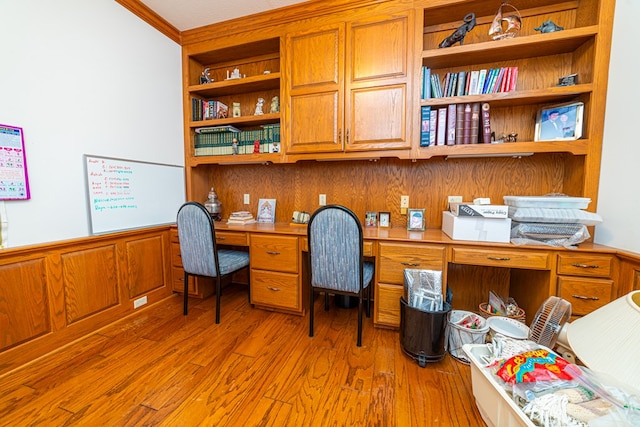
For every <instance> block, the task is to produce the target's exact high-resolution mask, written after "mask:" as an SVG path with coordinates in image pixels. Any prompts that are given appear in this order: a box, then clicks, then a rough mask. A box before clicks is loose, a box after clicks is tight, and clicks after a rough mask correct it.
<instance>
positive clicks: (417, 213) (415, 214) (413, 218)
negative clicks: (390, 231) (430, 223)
mask: <svg viewBox="0 0 640 427" xmlns="http://www.w3.org/2000/svg"><path fill="white" fill-rule="evenodd" d="M424 226H425V224H424V209H408V210H407V230H409V231H424Z"/></svg>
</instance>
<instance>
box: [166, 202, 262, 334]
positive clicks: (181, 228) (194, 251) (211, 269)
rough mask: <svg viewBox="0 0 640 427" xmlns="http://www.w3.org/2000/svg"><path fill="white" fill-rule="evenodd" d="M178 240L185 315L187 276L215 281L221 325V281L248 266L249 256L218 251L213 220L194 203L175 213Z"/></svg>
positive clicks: (217, 311) (218, 315)
mask: <svg viewBox="0 0 640 427" xmlns="http://www.w3.org/2000/svg"><path fill="white" fill-rule="evenodd" d="M177 223H178V238H179V240H180V256H181V257H182V266H183V268H184V314H185V316H186V315H187V310H188V307H187V305H188V300H189V298H188V285H189V276H206V277H213V278H215V282H216V323H220V296H221V294H222V278H223V277H224V276H227V275H229V274H233V273H235V272H236V271H238V270H241V269H243V268H245V267H248V266H249V254H248V253H246V252H242V251H235V250H229V249H218V248H217V245H216V231H215V227H214V222H213V219H212V218H211V214H209V212H208V211H207V209H206V208H205V207H204V206H203V205H201V204H200V203H197V202H187V203H185V204H183V205H182V206H181V207H180V209H179V210H178V220H177Z"/></svg>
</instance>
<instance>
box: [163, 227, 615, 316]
mask: <svg viewBox="0 0 640 427" xmlns="http://www.w3.org/2000/svg"><path fill="white" fill-rule="evenodd" d="M306 232H307V229H306V227H304V226H297V225H290V224H288V223H276V224H250V225H245V226H236V225H233V226H232V225H227V224H225V223H224V222H220V223H216V237H217V243H218V244H224V245H232V246H244V247H248V248H249V252H250V255H251V301H252V303H253V304H254V305H255V306H257V307H260V308H266V309H274V310H279V311H285V312H290V313H295V314H300V315H302V314H304V313H305V310H306V308H307V307H306V303H307V298H306V297H305V295H306V292H307V285H306V283H307V281H308V277H307V274H308V272H307V266H306V262H305V260H306V258H305V257H306V255H305V252H306V251H307V236H306ZM363 234H364V239H365V243H364V255H365V256H366V257H370V258H372V259H373V260H374V262H375V265H376V273H375V277H374V283H373V286H374V324H375V325H376V326H380V327H392V328H395V327H398V326H399V323H400V302H399V299H400V297H401V296H402V295H403V293H404V276H403V272H404V269H406V268H415V269H426V270H441V271H442V272H443V284H444V286H445V287H449V288H450V289H451V291H452V293H453V300H452V305H453V308H454V309H459V310H468V311H477V310H478V305H479V304H480V303H481V302H484V301H486V300H487V297H488V293H489V291H490V290H492V291H495V292H497V293H498V294H500V295H502V296H503V297H508V296H511V297H513V298H515V300H516V301H517V303H518V304H519V305H520V306H521V307H522V308H523V309H524V310H525V311H526V313H527V322H530V321H531V320H532V318H533V315H535V312H536V311H537V309H538V307H539V306H540V305H541V304H542V302H543V301H544V300H545V299H546V298H548V297H549V296H551V295H558V296H561V297H562V298H565V299H567V300H569V301H570V302H571V303H572V305H573V307H574V308H573V313H574V315H578V316H580V315H584V314H587V313H588V312H590V311H593V310H595V309H596V308H598V307H600V306H602V305H604V304H606V303H608V302H609V301H611V300H612V299H615V298H616V297H617V287H616V282H615V277H616V273H617V269H618V259H617V258H616V250H615V249H614V248H609V247H606V246H602V245H597V244H593V243H583V244H581V245H580V246H579V248H578V249H566V248H554V247H550V246H543V245H540V246H529V245H527V246H515V245H513V244H501V243H484V242H473V241H459V240H452V239H450V238H449V237H448V236H447V235H446V234H445V233H443V232H442V230H440V229H427V230H425V231H424V232H421V231H407V230H406V229H403V228H374V227H365V228H363ZM174 271H175V268H174ZM180 277H182V275H180V276H179V277H175V276H174V280H178V281H180V280H181V279H180ZM181 289H182V288H181V287H177V288H176V290H181Z"/></svg>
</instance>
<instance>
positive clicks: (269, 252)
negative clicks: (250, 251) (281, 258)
mask: <svg viewBox="0 0 640 427" xmlns="http://www.w3.org/2000/svg"><path fill="white" fill-rule="evenodd" d="M267 253H268V254H269V255H280V252H276V251H267Z"/></svg>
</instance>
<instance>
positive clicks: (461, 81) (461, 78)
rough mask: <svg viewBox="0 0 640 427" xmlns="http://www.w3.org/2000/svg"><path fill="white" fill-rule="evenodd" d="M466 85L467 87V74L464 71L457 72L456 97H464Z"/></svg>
mask: <svg viewBox="0 0 640 427" xmlns="http://www.w3.org/2000/svg"><path fill="white" fill-rule="evenodd" d="M466 85H467V72H466V71H460V72H458V87H457V88H456V96H463V95H465V93H466V92H465V89H466Z"/></svg>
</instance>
